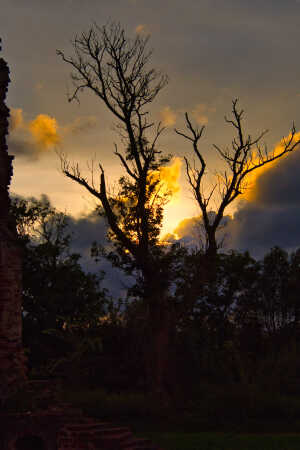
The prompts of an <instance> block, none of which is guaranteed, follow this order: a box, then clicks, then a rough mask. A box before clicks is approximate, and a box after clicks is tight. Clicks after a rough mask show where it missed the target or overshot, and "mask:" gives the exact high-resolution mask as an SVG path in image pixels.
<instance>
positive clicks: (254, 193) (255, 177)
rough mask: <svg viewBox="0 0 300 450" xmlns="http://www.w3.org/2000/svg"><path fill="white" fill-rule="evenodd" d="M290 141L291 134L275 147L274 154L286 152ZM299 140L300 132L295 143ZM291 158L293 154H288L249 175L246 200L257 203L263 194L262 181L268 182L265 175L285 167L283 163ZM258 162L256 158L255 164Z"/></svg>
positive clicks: (296, 135) (295, 138)
mask: <svg viewBox="0 0 300 450" xmlns="http://www.w3.org/2000/svg"><path fill="white" fill-rule="evenodd" d="M290 139H291V134H289V135H288V136H285V137H284V138H282V139H281V140H280V141H279V142H278V143H277V144H276V145H275V147H274V150H273V152H272V153H273V154H274V155H275V156H276V155H278V154H280V153H281V152H282V151H283V150H284V144H285V142H288V141H289V140H290ZM298 139H300V132H299V133H296V134H295V136H294V139H293V142H295V141H296V140H298ZM298 150H299V147H298V149H295V150H294V153H295V152H297V151H298ZM294 153H293V154H294ZM290 157H291V153H286V154H285V155H283V156H282V157H281V158H279V159H276V160H275V161H272V162H270V163H268V164H265V165H264V166H262V167H260V168H258V169H256V170H254V171H253V172H251V173H250V174H249V176H248V177H247V179H246V183H247V185H248V189H247V191H246V192H245V198H246V199H247V200H249V201H257V200H258V199H259V197H260V196H261V194H262V189H261V187H262V186H261V182H260V180H267V178H266V177H265V175H266V174H267V173H268V172H270V171H272V170H273V169H274V168H275V167H285V166H283V165H282V164H283V161H284V160H285V159H286V158H290ZM257 162H258V157H257V156H256V157H255V158H254V164H255V163H257ZM291 169H292V168H291ZM273 173H274V172H273ZM262 176H263V177H262ZM261 177H262V178H261ZM262 183H263V184H264V181H262Z"/></svg>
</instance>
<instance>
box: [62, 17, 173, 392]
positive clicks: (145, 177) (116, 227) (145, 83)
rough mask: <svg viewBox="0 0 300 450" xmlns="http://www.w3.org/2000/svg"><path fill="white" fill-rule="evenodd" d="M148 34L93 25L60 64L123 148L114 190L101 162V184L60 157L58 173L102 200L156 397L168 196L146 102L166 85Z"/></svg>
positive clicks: (161, 378) (167, 311)
mask: <svg viewBox="0 0 300 450" xmlns="http://www.w3.org/2000/svg"><path fill="white" fill-rule="evenodd" d="M147 43H148V38H145V37H142V36H139V35H138V36H136V37H135V38H134V39H133V40H131V39H129V38H128V37H127V36H126V35H125V32H124V29H123V28H122V27H121V25H120V24H118V23H109V24H108V25H105V26H102V27H99V26H97V25H94V26H93V27H91V28H90V30H89V31H88V32H86V33H82V34H81V35H80V36H77V37H76V38H75V40H74V41H73V46H74V51H75V54H74V56H72V57H67V56H65V54H64V53H63V52H62V51H58V52H57V53H58V55H59V56H61V58H62V59H63V61H65V62H66V63H68V64H70V65H71V67H72V68H73V74H72V80H73V82H74V92H73V94H72V95H71V96H70V99H69V100H70V101H72V100H74V99H78V95H79V93H80V92H82V91H83V90H86V89H88V90H90V91H92V92H94V93H95V94H96V96H97V97H98V98H99V100H100V101H102V102H103V103H104V104H105V106H106V107H107V108H108V110H109V111H110V112H111V113H112V115H113V116H114V118H115V119H116V120H117V130H118V132H119V134H120V136H121V138H122V142H123V145H124V149H123V150H121V149H119V148H118V147H117V146H116V145H115V151H114V154H115V155H116V156H117V157H118V158H119V160H120V163H121V166H122V168H123V169H124V172H125V174H124V176H123V177H121V178H120V180H119V192H118V193H117V194H115V195H112V194H110V193H109V192H108V190H107V183H106V176H105V172H104V168H103V167H102V165H101V164H99V169H100V185H99V186H96V185H95V183H94V176H93V174H92V179H91V180H90V181H89V180H88V179H87V178H85V177H84V176H83V175H82V173H81V171H80V168H79V167H78V165H72V164H70V162H69V161H68V160H67V159H66V158H65V157H64V156H63V155H62V156H61V162H62V170H63V173H64V174H65V175H66V176H67V177H69V178H70V179H71V180H73V181H75V182H77V183H79V184H80V185H82V186H83V187H84V188H85V189H87V190H88V192H90V193H91V194H92V195H93V196H94V197H95V198H96V199H97V200H98V201H99V204H100V207H99V212H100V213H102V214H103V215H104V216H105V217H106V219H107V222H108V224H109V227H110V232H109V233H110V237H111V240H112V242H113V245H114V248H115V251H114V252H112V253H111V254H110V255H109V256H110V258H111V260H113V262H114V263H115V264H116V265H118V266H119V267H122V268H123V269H124V270H126V271H127V272H129V273H133V272H134V273H135V275H136V277H137V280H138V283H137V284H138V288H139V292H140V297H141V299H142V300H141V301H142V302H143V304H144V308H143V309H144V313H145V314H146V316H147V323H148V326H149V327H150V328H151V329H150V330H148V331H149V333H150V338H149V348H148V351H147V356H146V358H147V365H148V382H149V384H150V385H151V389H152V390H153V391H155V392H156V393H157V394H158V395H159V396H161V395H162V396H163V397H166V396H165V392H166V389H165V380H166V379H167V378H168V375H167V367H168V355H169V346H170V333H171V321H172V318H171V315H172V306H171V302H170V295H169V286H170V282H171V270H170V266H171V264H172V260H174V258H173V259H172V257H170V255H171V254H172V250H171V252H170V250H169V249H168V248H167V247H164V246H162V245H161V244H160V243H159V233H160V229H161V224H162V218H163V209H164V206H165V204H166V202H167V201H168V199H169V193H168V192H166V191H165V190H164V189H161V184H160V178H159V168H160V167H161V166H162V165H163V164H166V163H167V162H168V161H169V160H170V156H164V155H163V154H162V152H161V151H160V150H159V149H158V147H157V145H158V139H159V137H160V135H161V133H162V132H163V128H162V127H161V124H160V123H159V124H158V125H157V126H155V125H154V123H153V122H151V120H150V119H149V112H148V107H149V105H150V104H151V103H152V101H154V100H155V98H156V96H157V95H158V93H159V92H160V91H161V90H162V89H163V88H164V87H165V86H166V84H167V77H166V76H165V75H162V74H160V73H159V72H157V71H156V70H155V69H153V68H148V63H149V60H150V57H151V54H152V52H151V51H148V50H147Z"/></svg>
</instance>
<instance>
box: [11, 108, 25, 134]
mask: <svg viewBox="0 0 300 450" xmlns="http://www.w3.org/2000/svg"><path fill="white" fill-rule="evenodd" d="M23 126H24V118H23V110H22V109H21V108H11V109H10V117H9V131H10V132H13V131H14V130H16V129H18V128H22V127H23Z"/></svg>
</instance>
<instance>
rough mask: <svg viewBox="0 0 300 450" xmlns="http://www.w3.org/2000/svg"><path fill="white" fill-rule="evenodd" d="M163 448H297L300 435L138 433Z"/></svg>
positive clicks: (299, 446)
mask: <svg viewBox="0 0 300 450" xmlns="http://www.w3.org/2000/svg"><path fill="white" fill-rule="evenodd" d="M138 434H139V436H143V437H144V436H146V437H148V438H149V439H151V440H152V442H154V443H156V444H158V445H160V446H161V447H162V448H163V449H164V450H235V449H236V450H298V449H299V448H300V435H295V434H280V435H277V434H273V435H272V434H270V435H255V434H254V435H253V434H230V433H204V432H203V433H174V432H173V433H172V432H166V433H146V434H145V433H143V434H140V433H138Z"/></svg>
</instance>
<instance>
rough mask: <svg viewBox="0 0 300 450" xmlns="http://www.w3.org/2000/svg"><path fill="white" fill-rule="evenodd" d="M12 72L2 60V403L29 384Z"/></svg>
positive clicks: (0, 116)
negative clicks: (9, 99) (15, 214)
mask: <svg viewBox="0 0 300 450" xmlns="http://www.w3.org/2000/svg"><path fill="white" fill-rule="evenodd" d="M9 82H10V78H9V69H8V66H7V64H6V62H5V61H4V60H3V59H2V58H0V400H3V399H5V398H6V397H7V396H8V395H9V394H10V393H11V392H12V391H14V390H15V389H17V388H18V387H19V386H20V385H21V384H22V383H24V382H25V380H26V364H25V356H24V352H23V346H22V312H21V311H22V309H21V308H22V260H21V253H20V249H19V248H18V245H17V234H16V227H15V223H14V220H13V219H12V217H11V216H10V214H9V206H10V199H9V185H10V181H11V177H12V160H13V156H10V155H8V151H7V150H8V148H7V143H6V136H7V134H8V118H9V109H8V107H7V106H6V104H5V98H6V93H7V88H8V84H9Z"/></svg>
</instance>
